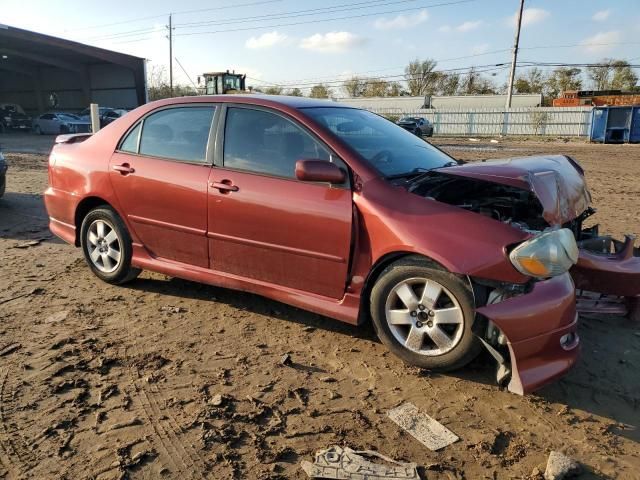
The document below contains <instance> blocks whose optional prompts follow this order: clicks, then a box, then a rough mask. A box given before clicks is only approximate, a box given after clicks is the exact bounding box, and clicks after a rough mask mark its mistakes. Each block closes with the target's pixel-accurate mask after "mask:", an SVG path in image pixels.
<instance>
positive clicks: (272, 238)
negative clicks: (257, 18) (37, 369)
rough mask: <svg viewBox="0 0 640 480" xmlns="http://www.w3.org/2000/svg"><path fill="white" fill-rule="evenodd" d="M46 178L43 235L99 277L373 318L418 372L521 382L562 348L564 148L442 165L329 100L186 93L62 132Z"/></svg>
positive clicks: (568, 348) (566, 207) (521, 387)
mask: <svg viewBox="0 0 640 480" xmlns="http://www.w3.org/2000/svg"><path fill="white" fill-rule="evenodd" d="M49 179H50V185H49V188H48V189H47V191H46V192H45V199H46V206H47V210H48V213H49V216H50V228H51V230H52V232H54V233H55V234H56V235H58V236H60V237H61V238H62V239H64V240H66V241H67V242H69V243H71V244H74V245H76V246H80V247H82V250H83V252H84V255H85V257H86V260H87V263H88V265H89V267H90V268H91V269H92V270H93V272H94V273H95V274H96V276H98V277H99V278H100V279H102V280H104V281H106V282H109V283H114V284H122V283H125V282H128V281H131V280H133V279H135V278H136V277H137V276H138V274H139V273H140V271H141V270H142V269H148V270H152V271H156V272H161V273H164V274H167V275H171V276H175V277H180V278H185V279H189V280H193V281H198V282H204V283H209V284H213V285H219V286H223V287H228V288H233V289H238V290H246V291H250V292H254V293H257V294H260V295H264V296H266V297H270V298H273V299H276V300H279V301H282V302H285V303H288V304H291V305H295V306H298V307H302V308H305V309H308V310H312V311H315V312H318V313H320V314H323V315H326V316H329V317H333V318H336V319H339V320H343V321H346V322H349V323H353V324H356V323H363V322H366V321H369V320H371V321H372V322H373V325H374V326H375V329H376V332H377V333H378V336H379V337H380V339H381V341H382V342H383V343H384V344H385V345H387V346H388V347H389V349H390V350H391V351H392V352H393V353H395V354H396V355H398V356H399V357H400V358H402V359H403V360H404V361H406V362H407V363H409V364H412V365H416V366H419V367H423V368H428V369H440V370H450V369H454V368H459V367H462V366H464V365H465V364H467V363H468V362H469V361H471V360H472V359H473V358H474V357H475V356H476V355H477V354H478V353H479V352H480V351H481V350H482V349H483V348H486V349H488V350H489V352H490V353H491V355H493V357H494V358H496V360H497V362H498V365H499V369H498V382H499V383H504V384H508V387H509V389H510V390H512V391H514V392H518V393H525V392H529V391H531V390H533V389H535V388H538V387H540V386H541V385H543V384H545V383H547V382H549V381H551V380H553V379H555V378H557V377H559V376H560V375H562V374H563V373H565V372H566V371H567V370H568V369H569V368H570V367H571V366H572V365H573V364H574V362H575V361H576V359H577V356H578V351H579V348H578V345H579V339H578V335H577V333H576V329H577V325H576V319H577V315H576V305H575V289H574V284H573V282H572V279H571V276H570V274H569V272H568V271H569V269H570V268H571V267H572V266H573V265H574V263H576V262H577V260H578V248H577V245H576V232H578V233H577V234H579V232H580V228H581V222H582V220H583V217H584V215H583V212H585V211H587V209H588V208H589V207H588V203H589V197H588V193H587V191H586V187H585V183H584V178H583V174H582V171H581V169H580V168H579V166H578V165H577V164H576V163H575V162H574V161H573V160H572V159H570V158H567V157H563V156H551V157H538V158H535V159H513V160H508V161H497V162H487V163H481V164H467V165H458V162H456V161H455V160H454V159H453V158H451V157H450V156H448V155H447V154H445V153H443V152H442V151H440V150H438V149H437V148H435V147H432V146H431V145H430V144H428V143H426V142H425V141H423V140H421V139H419V138H417V137H416V136H415V135H412V134H411V133H409V132H407V131H405V130H404V129H402V128H401V127H398V126H396V125H394V124H393V123H392V122H389V121H387V120H385V119H384V118H382V117H379V116H377V115H375V114H372V113H369V112H366V111H362V110H359V109H354V108H348V107H345V106H341V105H340V104H337V103H333V102H327V101H316V100H311V99H304V98H297V97H291V98H289V97H269V96H253V95H238V96H211V97H185V98H173V99H169V100H162V101H158V102H153V103H150V104H147V105H144V106H142V107H140V108H138V109H136V110H134V111H133V112H131V113H129V114H128V115H126V116H125V117H123V118H121V119H118V120H116V121H115V122H113V123H112V124H110V125H109V126H108V127H106V128H104V129H103V130H101V131H100V132H99V133H97V134H95V135H82V134H80V135H65V136H61V137H59V138H58V140H57V144H56V146H55V147H54V149H53V151H52V153H51V157H50V161H49ZM572 230H574V231H572Z"/></svg>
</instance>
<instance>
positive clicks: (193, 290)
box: [123, 278, 377, 341]
mask: <svg viewBox="0 0 640 480" xmlns="http://www.w3.org/2000/svg"><path fill="white" fill-rule="evenodd" d="M123 287H125V288H130V289H132V290H139V291H143V292H146V293H158V294H160V295H162V296H166V297H176V298H187V299H191V300H200V301H208V302H211V301H214V302H216V303H222V304H225V305H228V306H230V307H233V308H236V309H239V310H246V311H249V312H251V313H255V314H258V315H265V316H269V317H273V318H277V319H279V320H286V321H289V322H293V323H298V324H301V325H304V326H305V327H309V328H317V329H322V330H327V331H330V332H336V333H340V334H343V335H347V336H350V337H354V338H366V339H368V340H372V341H377V338H376V336H375V333H374V332H373V328H371V327H370V326H368V325H363V326H360V327H357V326H355V325H351V324H348V323H344V322H341V321H339V320H335V319H332V318H329V317H325V316H323V315H319V314H316V313H312V312H309V311H307V310H302V309H300V308H296V307H292V306H290V305H286V304H284V303H280V302H278V301H276V300H271V299H269V298H266V297H262V296H260V295H257V294H253V293H248V292H242V291H239V290H231V289H227V288H223V287H216V286H212V285H207V284H203V283H197V282H191V281H189V280H182V279H180V278H169V279H167V280H159V279H153V278H139V279H137V280H136V281H135V282H132V283H129V284H126V285H123Z"/></svg>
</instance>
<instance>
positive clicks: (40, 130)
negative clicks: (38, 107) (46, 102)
mask: <svg viewBox="0 0 640 480" xmlns="http://www.w3.org/2000/svg"><path fill="white" fill-rule="evenodd" d="M33 133H35V134H36V135H44V133H42V129H41V128H40V125H36V126H35V127H33Z"/></svg>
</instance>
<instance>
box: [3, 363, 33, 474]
mask: <svg viewBox="0 0 640 480" xmlns="http://www.w3.org/2000/svg"><path fill="white" fill-rule="evenodd" d="M0 376H1V378H2V380H0V447H2V450H3V451H4V453H5V455H3V458H2V459H1V460H2V464H3V465H4V466H5V468H7V469H8V471H9V472H10V474H11V475H12V476H13V478H16V479H21V478H24V475H25V474H26V473H28V472H29V471H30V470H31V469H32V468H33V466H34V463H35V462H37V459H36V458H35V457H34V455H33V454H32V453H31V451H30V450H29V449H28V447H27V445H25V444H24V442H23V441H22V440H21V439H18V440H17V441H16V440H15V439H14V437H15V436H16V435H17V433H16V431H15V430H14V431H10V430H9V428H8V425H7V411H6V407H7V405H9V403H10V399H9V397H8V395H7V394H6V387H7V378H8V377H9V369H8V368H5V369H4V370H1V371H0Z"/></svg>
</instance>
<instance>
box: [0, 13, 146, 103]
mask: <svg viewBox="0 0 640 480" xmlns="http://www.w3.org/2000/svg"><path fill="white" fill-rule="evenodd" d="M146 97H147V91H146V75H145V60H144V59H143V58H139V57H134V56H131V55H126V54H123V53H118V52H113V51H110V50H104V49H102V48H96V47H92V46H89V45H84V44H82V43H77V42H72V41H70V40H64V39H62V38H56V37H51V36H49V35H43V34H40V33H35V32H30V31H27V30H22V29H19V28H14V27H9V26H7V25H0V103H17V104H19V105H21V106H22V107H23V108H24V109H25V110H26V111H27V112H29V113H31V114H36V113H42V112H45V111H47V110H51V109H58V110H66V111H73V110H82V109H84V108H86V107H88V106H89V104H90V103H98V104H100V105H104V106H108V107H113V108H133V107H137V106H138V105H141V104H143V103H145V102H146V100H147V98H146Z"/></svg>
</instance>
